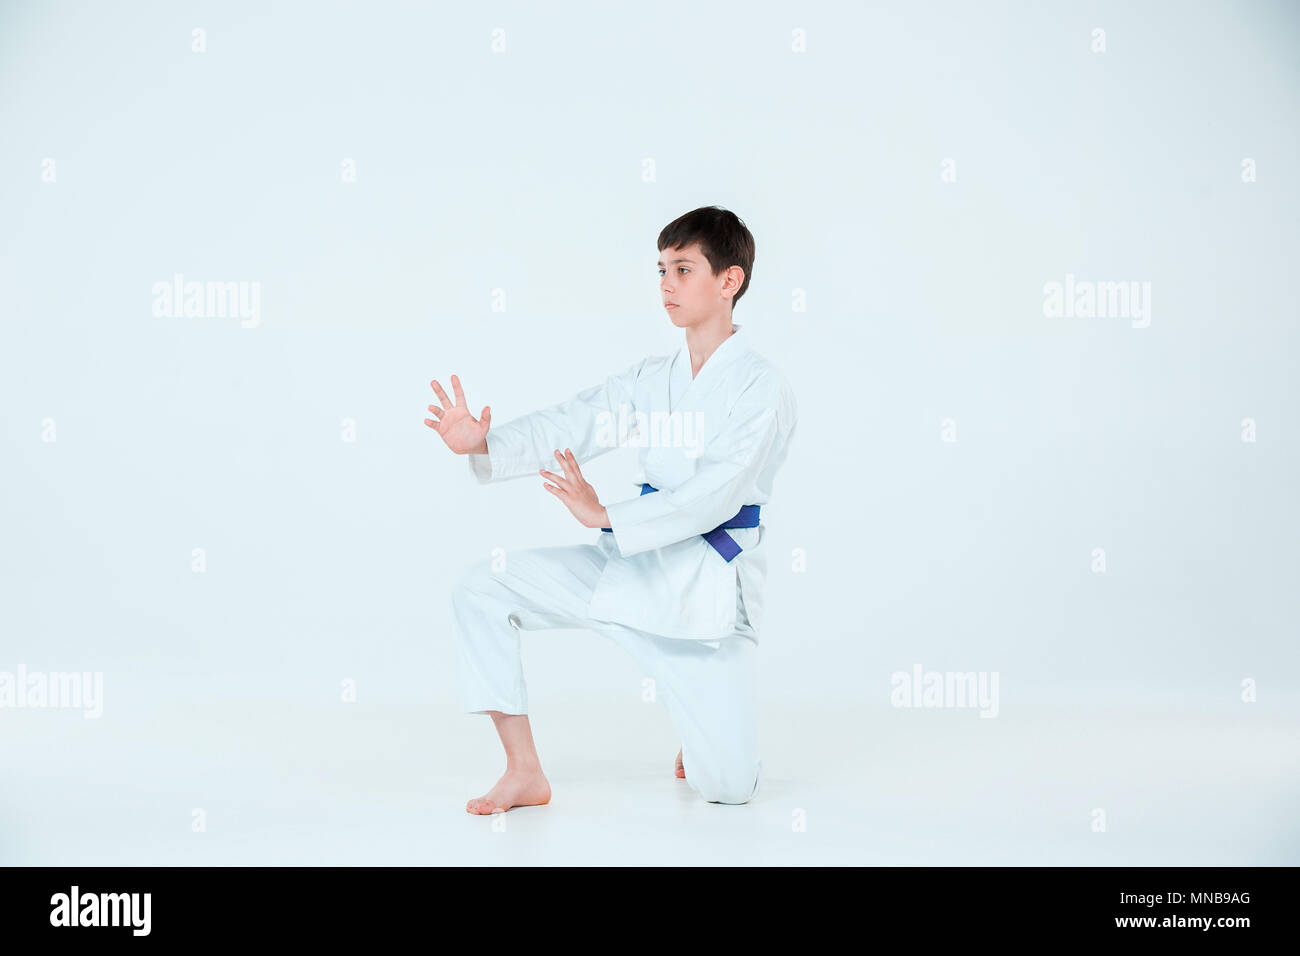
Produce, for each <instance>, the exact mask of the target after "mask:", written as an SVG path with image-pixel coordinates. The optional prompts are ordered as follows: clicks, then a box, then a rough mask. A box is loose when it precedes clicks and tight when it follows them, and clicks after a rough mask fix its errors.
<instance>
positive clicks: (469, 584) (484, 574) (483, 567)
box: [451, 558, 498, 601]
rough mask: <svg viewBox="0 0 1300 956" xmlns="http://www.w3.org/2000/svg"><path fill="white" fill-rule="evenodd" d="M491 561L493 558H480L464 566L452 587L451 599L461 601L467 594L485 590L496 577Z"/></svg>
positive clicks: (494, 581) (479, 592)
mask: <svg viewBox="0 0 1300 956" xmlns="http://www.w3.org/2000/svg"><path fill="white" fill-rule="evenodd" d="M493 562H494V559H493V558H480V559H479V560H477V561H475V562H474V563H473V564H471V565H470V566H469V567H468V568H466V569H465V570H464V571H463V572H462V573H461V576H460V577H459V578H457V580H456V585H455V587H453V588H452V591H451V599H452V600H453V601H462V600H464V599H465V598H466V597H468V596H469V595H472V594H483V593H484V592H485V591H487V590H488V589H489V588H490V587H491V586H492V585H493V584H494V583H496V582H497V579H498V574H497V572H496V570H495V568H494V565H493Z"/></svg>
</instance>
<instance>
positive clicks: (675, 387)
mask: <svg viewBox="0 0 1300 956" xmlns="http://www.w3.org/2000/svg"><path fill="white" fill-rule="evenodd" d="M732 328H733V329H734V330H735V331H734V332H733V333H732V334H731V335H730V336H728V337H727V338H726V339H723V341H722V342H721V344H719V345H718V347H717V348H716V349H715V350H714V352H713V353H712V354H711V355H710V356H709V357H708V359H706V360H705V362H704V365H703V366H702V367H701V368H700V371H699V374H698V375H697V376H696V377H695V378H694V379H692V378H691V356H690V350H689V348H688V347H687V345H686V343H685V342H683V343H682V345H681V348H679V349H678V350H677V352H676V353H673V354H667V355H658V356H651V357H649V358H646V359H643V360H641V361H640V362H637V363H636V364H634V365H632V366H631V367H630V368H628V369H627V370H625V371H623V372H622V373H620V374H616V375H611V376H609V377H608V378H606V380H605V381H604V382H603V383H602V384H600V385H595V386H592V387H591V388H588V389H586V390H584V391H581V392H579V393H578V394H577V396H575V397H574V398H572V399H570V400H569V401H567V402H562V403H560V404H558V405H554V406H551V407H549V408H544V409H541V410H540V411H536V412H533V413H531V414H528V415H524V416H522V417H520V418H516V419H513V420H512V421H510V422H507V423H506V424H504V425H494V426H492V427H491V428H490V429H489V431H488V434H487V454H486V455H476V454H471V455H469V456H468V457H469V459H470V461H469V464H470V469H471V471H472V473H473V474H474V476H475V477H476V478H477V479H478V481H479V482H480V483H486V482H490V481H498V480H503V479H511V478H521V477H524V476H528V475H531V476H535V477H539V479H540V476H539V475H538V469H540V468H545V469H546V470H547V471H552V472H555V473H556V474H563V469H562V468H561V467H560V465H559V462H558V461H556V459H555V454H554V453H555V450H556V449H557V448H558V449H559V450H560V451H561V452H563V451H564V449H565V448H569V449H571V450H572V452H573V455H574V457H575V458H576V459H577V461H578V464H579V465H582V464H583V462H586V461H588V460H590V459H592V458H594V457H596V456H597V455H601V454H604V453H605V452H607V451H609V450H611V449H613V448H616V447H620V446H621V445H627V444H631V445H639V446H640V453H639V456H638V467H637V476H636V481H635V484H634V489H633V491H632V492H631V493H632V497H629V498H627V499H625V500H622V501H615V502H614V503H612V504H610V503H606V502H605V499H606V498H608V497H609V496H608V495H601V500H602V503H605V509H606V511H607V512H608V514H609V525H608V526H609V527H610V528H612V533H610V532H603V531H598V532H597V534H598V535H599V539H598V540H597V541H596V544H597V546H598V547H601V548H602V549H603V550H604V551H605V552H606V556H607V561H606V563H605V567H604V570H603V571H602V573H601V578H600V581H599V583H598V584H597V587H596V589H595V591H594V592H593V594H592V596H591V601H590V604H589V608H588V613H589V615H590V616H591V617H592V618H593V619H595V620H599V621H612V622H616V623H620V624H624V625H627V626H629V627H634V628H637V629H639V630H643V631H649V632H651V633H654V634H659V635H661V636H664V637H670V638H679V639H683V640H700V641H709V642H714V641H718V640H720V639H722V638H723V637H727V636H729V635H731V634H732V633H733V632H734V631H735V629H736V627H737V619H738V614H737V603H738V597H739V598H740V603H742V605H743V610H744V614H745V616H746V618H747V619H748V624H749V627H750V628H751V629H752V631H753V636H754V639H755V640H757V637H758V633H759V631H760V628H761V625H762V620H763V591H764V587H765V582H766V578H767V555H766V553H765V551H764V541H763V538H764V533H765V530H766V529H765V527H764V525H765V524H766V522H767V520H768V508H767V504H768V502H769V501H770V500H771V497H772V482H773V478H774V477H775V475H776V472H777V470H778V469H779V468H780V466H781V464H782V462H784V461H785V458H786V454H787V450H788V448H789V444H790V440H791V438H792V437H793V434H794V430H795V424H796V420H797V417H798V407H797V405H796V403H795V398H794V392H793V391H792V390H791V388H790V385H789V383H788V382H787V381H786V379H785V377H784V376H783V375H782V374H781V372H780V371H779V370H778V369H777V368H776V367H775V366H773V365H772V364H771V363H769V362H768V361H767V360H766V359H764V358H763V357H762V356H760V355H759V354H758V353H757V352H755V351H754V350H753V349H752V348H750V346H749V342H748V339H747V337H746V333H745V331H744V329H743V327H742V326H741V325H739V324H736V323H734V322H733V323H732ZM674 399H675V401H674ZM642 482H648V483H649V484H650V485H651V486H653V487H654V488H657V489H658V491H655V492H651V493H646V494H641V493H640V486H641V483H642ZM742 505H760V506H762V507H761V508H760V519H761V521H762V523H761V524H760V525H759V526H758V527H755V528H728V529H727V530H726V533H727V534H729V535H730V536H731V537H732V538H733V539H734V540H735V542H736V543H737V544H738V545H740V547H741V548H742V549H743V550H742V551H741V553H740V554H738V555H737V556H736V557H735V558H733V559H732V560H731V561H730V562H728V561H726V560H725V559H724V558H723V557H722V555H721V554H719V553H718V551H717V550H716V549H715V548H714V547H713V546H712V545H711V544H709V542H708V541H706V540H705V539H704V538H703V537H702V535H703V534H704V533H705V532H707V531H711V530H712V529H714V528H716V527H718V526H719V525H720V524H722V523H723V522H724V521H726V520H728V519H729V518H732V517H733V516H735V514H736V512H737V511H739V510H740V508H741V506H742Z"/></svg>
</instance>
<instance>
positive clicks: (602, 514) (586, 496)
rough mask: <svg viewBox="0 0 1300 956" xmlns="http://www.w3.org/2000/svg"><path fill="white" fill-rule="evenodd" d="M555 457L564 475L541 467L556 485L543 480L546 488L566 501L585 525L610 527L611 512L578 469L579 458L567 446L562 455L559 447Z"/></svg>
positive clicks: (543, 475)
mask: <svg viewBox="0 0 1300 956" xmlns="http://www.w3.org/2000/svg"><path fill="white" fill-rule="evenodd" d="M555 458H556V460H557V461H558V462H559V463H560V468H561V469H563V471H564V475H563V476H560V475H555V474H552V473H551V472H549V471H547V470H546V469H545V468H542V469H540V471H541V474H542V477H543V478H549V479H551V481H553V482H555V484H554V485H546V484H545V482H543V484H544V485H545V487H546V490H547V491H549V492H550V493H551V494H553V495H555V497H557V498H559V499H560V500H561V501H562V502H564V507H566V508H568V509H569V512H570V513H571V514H572V515H573V516H574V517H575V518H577V519H578V520H579V521H580V522H582V524H583V525H584V526H585V527H588V528H608V527H609V513H608V512H606V511H605V508H604V506H603V505H602V504H601V503H600V498H599V497H597V495H596V489H595V488H593V487H591V485H589V484H587V482H586V480H585V479H584V478H583V477H582V472H581V471H580V470H579V469H578V460H577V459H576V458H574V457H573V452H571V451H569V449H567V448H566V449H564V454H563V455H561V454H560V450H559V449H558V448H557V449H556V450H555Z"/></svg>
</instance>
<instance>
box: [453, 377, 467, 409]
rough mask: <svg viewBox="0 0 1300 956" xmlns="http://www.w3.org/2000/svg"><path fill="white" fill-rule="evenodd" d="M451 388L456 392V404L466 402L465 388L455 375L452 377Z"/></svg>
mask: <svg viewBox="0 0 1300 956" xmlns="http://www.w3.org/2000/svg"><path fill="white" fill-rule="evenodd" d="M451 390H452V391H453V392H455V393H456V404H457V405H464V404H465V390H464V389H463V388H461V387H460V379H458V378H457V377H456V376H455V375H453V376H452V377H451Z"/></svg>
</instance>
